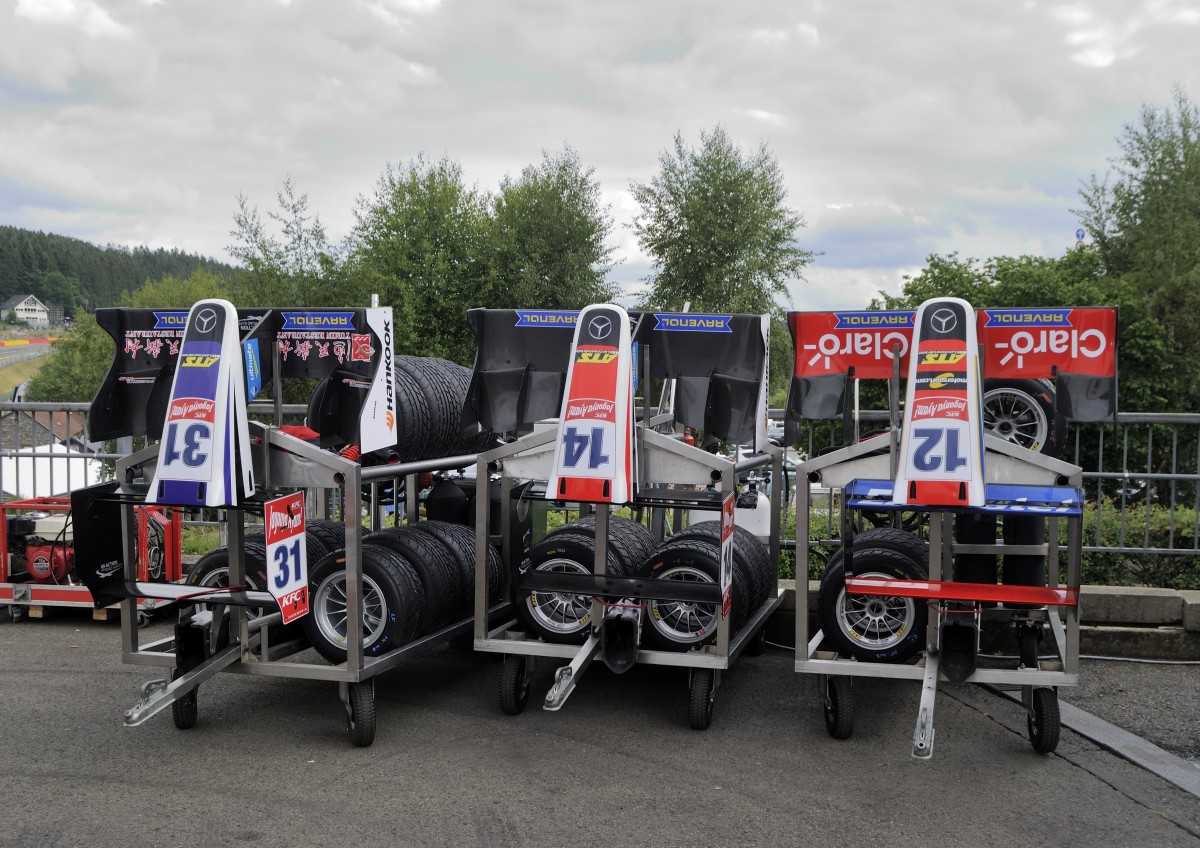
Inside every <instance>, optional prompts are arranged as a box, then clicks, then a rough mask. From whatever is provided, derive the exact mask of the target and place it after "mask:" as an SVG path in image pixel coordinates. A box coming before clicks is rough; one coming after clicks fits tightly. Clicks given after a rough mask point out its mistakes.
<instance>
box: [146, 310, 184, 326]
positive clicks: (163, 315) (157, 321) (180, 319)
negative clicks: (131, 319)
mask: <svg viewBox="0 0 1200 848" xmlns="http://www.w3.org/2000/svg"><path fill="white" fill-rule="evenodd" d="M187 317H188V314H187V311H186V310H184V311H183V312H155V313H154V329H156V330H182V329H183V328H184V327H186V326H187Z"/></svg>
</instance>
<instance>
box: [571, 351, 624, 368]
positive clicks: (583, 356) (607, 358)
mask: <svg viewBox="0 0 1200 848" xmlns="http://www.w3.org/2000/svg"><path fill="white" fill-rule="evenodd" d="M618 355H619V354H617V353H615V352H612V351H607V350H581V351H578V352H576V354H575V361H576V362H594V363H596V364H598V365H607V364H608V363H610V362H612V361H613V360H614V359H616V358H617V356H618Z"/></svg>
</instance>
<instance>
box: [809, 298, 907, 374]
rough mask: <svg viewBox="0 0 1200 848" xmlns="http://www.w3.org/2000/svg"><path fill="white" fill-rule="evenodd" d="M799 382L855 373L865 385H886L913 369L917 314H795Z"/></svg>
mask: <svg viewBox="0 0 1200 848" xmlns="http://www.w3.org/2000/svg"><path fill="white" fill-rule="evenodd" d="M788 318H789V320H790V321H791V322H792V336H793V338H794V339H795V342H796V354H795V360H794V361H795V366H794V369H793V373H794V375H795V376H797V377H821V376H825V375H828V374H845V373H846V372H847V371H848V370H850V368H853V369H854V376H855V377H857V378H859V379H862V380H886V379H887V378H889V377H891V376H893V375H894V373H895V357H896V354H897V352H898V353H899V356H900V368H901V372H900V373H901V374H906V373H907V369H908V350H909V347H911V345H912V313H911V312H876V313H866V312H793V313H791V314H790V315H789V316H788Z"/></svg>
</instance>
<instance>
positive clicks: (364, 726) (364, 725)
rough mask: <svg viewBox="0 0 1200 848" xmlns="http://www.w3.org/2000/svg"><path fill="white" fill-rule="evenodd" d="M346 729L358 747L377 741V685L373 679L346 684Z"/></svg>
mask: <svg viewBox="0 0 1200 848" xmlns="http://www.w3.org/2000/svg"><path fill="white" fill-rule="evenodd" d="M343 697H344V699H345V702H346V729H347V730H348V731H349V732H350V741H351V742H352V743H354V746H355V747H356V748H366V747H368V746H369V745H370V744H371V743H372V742H374V741H375V686H374V684H373V683H372V682H371V681H369V680H368V681H366V682H363V683H349V684H346V689H345V690H344V696H343Z"/></svg>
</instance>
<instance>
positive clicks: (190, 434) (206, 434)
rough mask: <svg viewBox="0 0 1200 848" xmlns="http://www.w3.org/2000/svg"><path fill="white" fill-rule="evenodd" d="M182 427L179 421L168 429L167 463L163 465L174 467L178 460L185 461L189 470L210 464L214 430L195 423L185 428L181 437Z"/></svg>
mask: <svg viewBox="0 0 1200 848" xmlns="http://www.w3.org/2000/svg"><path fill="white" fill-rule="evenodd" d="M180 426H181V425H180V423H179V422H178V421H172V422H171V424H170V425H169V426H168V427H167V437H166V439H164V440H163V448H164V455H165V458H166V462H165V463H163V464H164V465H174V464H175V461H176V460H183V464H184V465H186V466H187V467H188V468H199V467H200V466H202V465H204V463H206V462H208V450H207V449H208V446H209V443H210V442H211V441H212V430H211V429H210V427H209V425H207V424H202V423H199V422H195V423H192V424H188V425H187V427H185V428H183V435H182V437H181V436H180V433H179V430H180ZM180 442H182V444H180Z"/></svg>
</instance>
